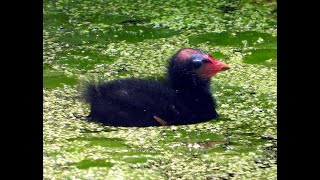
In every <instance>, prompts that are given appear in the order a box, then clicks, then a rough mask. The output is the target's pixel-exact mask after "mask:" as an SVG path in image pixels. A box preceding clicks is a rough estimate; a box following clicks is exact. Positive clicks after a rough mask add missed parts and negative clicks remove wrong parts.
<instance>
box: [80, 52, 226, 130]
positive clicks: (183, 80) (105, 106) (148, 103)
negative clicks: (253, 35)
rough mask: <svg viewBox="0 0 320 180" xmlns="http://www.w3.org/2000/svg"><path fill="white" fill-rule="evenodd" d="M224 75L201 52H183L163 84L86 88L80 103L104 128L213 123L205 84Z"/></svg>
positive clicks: (139, 82) (138, 82)
mask: <svg viewBox="0 0 320 180" xmlns="http://www.w3.org/2000/svg"><path fill="white" fill-rule="evenodd" d="M227 69H229V66H228V65H227V64H225V63H223V62H220V61H217V60H215V59H214V58H213V57H212V56H211V55H209V54H208V53H206V52H205V51H203V50H200V49H195V48H184V49H181V50H179V51H178V52H177V53H176V54H175V55H174V56H173V57H172V58H171V59H170V63H169V66H168V77H167V78H166V79H165V80H162V81H160V80H147V79H136V78H130V79H120V80H113V81H109V82H104V83H99V84H89V85H88V86H87V87H86V89H85V91H84V92H83V97H84V99H85V101H86V102H87V103H89V104H90V106H91V112H90V114H89V115H88V116H87V119H88V120H89V121H94V122H100V123H103V124H104V125H107V126H124V127H130V126H136V127H147V126H162V125H185V124H195V123H200V122H206V121H209V120H212V119H214V118H216V117H218V113H217V112H216V110H215V107H216V105H215V101H214V99H213V98H212V95H211V92H210V90H209V86H210V78H211V77H212V76H213V75H215V74H216V73H218V72H220V71H224V70H227Z"/></svg>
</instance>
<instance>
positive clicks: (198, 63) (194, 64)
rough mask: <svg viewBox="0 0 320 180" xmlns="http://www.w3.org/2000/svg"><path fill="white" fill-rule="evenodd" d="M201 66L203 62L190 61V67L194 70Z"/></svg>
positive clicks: (197, 60)
mask: <svg viewBox="0 0 320 180" xmlns="http://www.w3.org/2000/svg"><path fill="white" fill-rule="evenodd" d="M202 64H203V62H202V61H201V60H199V59H195V60H193V61H192V65H193V67H194V68H199V67H200V66H201V65H202Z"/></svg>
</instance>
